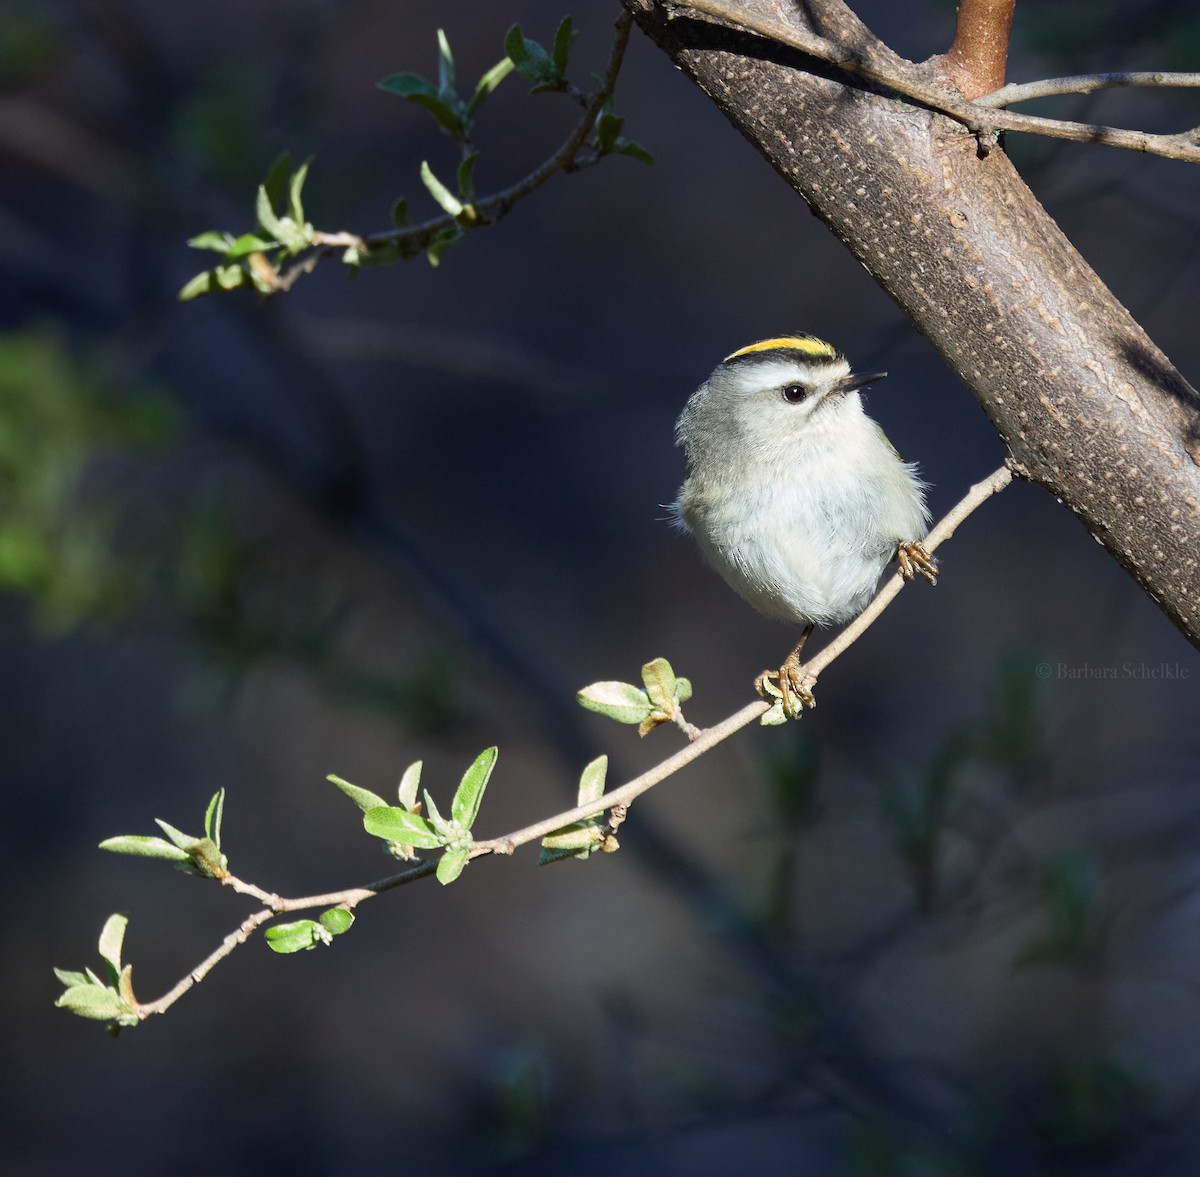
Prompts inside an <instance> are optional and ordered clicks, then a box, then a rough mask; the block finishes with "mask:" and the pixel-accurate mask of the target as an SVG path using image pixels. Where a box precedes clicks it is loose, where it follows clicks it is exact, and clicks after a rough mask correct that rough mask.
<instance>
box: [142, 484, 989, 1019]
mask: <svg viewBox="0 0 1200 1177" xmlns="http://www.w3.org/2000/svg"><path fill="white" fill-rule="evenodd" d="M1012 477H1013V475H1012V472H1011V471H1010V470H1009V468H1008V467H1007V466H1002V467H1000V469H999V470H997V471H996V472H995V473H994V474H992V475H990V476H989V477H988V478H985V479H984V480H983V481H982V482H979V483H976V485H975V486H973V487H971V489H970V490H969V491H968V492H967V493H966V495H964V496H963V498H962V500H961V501H960V502H959V503H958V504H957V505H956V506H955V507H954V508H953V509H952V510H951V511H950V512H949V513H948V514H947V515H946V516H945V517H944V518H943V519H942V520H941V521H940V522H939V523H938V524H937V526H936V527H934V528H933V530H932V531H931V532H930V533H929V535H928V536H927V537H926V538H925V540H924V545H925V548H926V550H927V551H929V552H931V553H932V552H934V551H936V550H937V548H938V547H939V546H940V545H941V544H943V543H945V542H946V540H948V539H949V538H950V537H951V536H952V535H953V534H954V532H955V531H956V530H957V529H958V527H959V526H960V525H961V524H962V522H963V520H965V519H966V518H967V516H969V515H970V514H971V513H972V512H973V511H975V510H976V509H977V508H979V507H980V506H981V505H982V504H983V503H985V502H986V501H987V500H988V499H989V498H991V497H992V495H994V494H996V493H997V492H999V491H1000V490H1003V489H1004V487H1006V486H1007V485H1008V484H1009V483H1010V482H1011V481H1012ZM904 584H905V581H904V580H903V579H902V578H901V577H900V576H899V575H897V576H893V577H892V578H891V579H890V580H888V581H887V583H886V584H884V586H883V587H882V588H881V589H880V590H879V592H878V593H877V594H876V596H875V598H874V600H872V601H871V603H870V604H869V605H868V606H867V608H866V609H864V610H863V612H862V613H861V614H860V615H859V617H858V618H856V619H855V620H854V621H853V622H852V623H851V624H850V625H849V626H847V627H846V629H845V630H843V632H842V633H841V634H840V635H839V636H838V637H837V638H836V639H834V641H832V642H830V643H829V645H827V646H826V647H825V648H824V649H823V650H821V652H820V653H819V654H818V655H817V656H816V657H815V658H813V659H812V660H811V661H810V662H809V663H807V664H806V666H805V667H804V670H805V672H806V673H807V674H808V675H809V676H810V678H811V680H812V681H814V682H815V680H816V676H817V675H818V674H820V672H821V671H822V670H824V669H825V668H826V667H828V666H829V664H830V663H831V662H833V660H834V659H835V658H837V657H839V656H840V655H841V654H842V653H843V652H844V651H845V650H846V649H848V648H849V646H850V645H851V644H852V643H853V642H854V641H856V640H857V639H858V638H859V637H861V636H862V634H863V633H864V632H865V631H866V630H867V629H868V628H869V627H870V626H871V625H873V624H874V623H875V621H876V620H877V619H878V618H879V616H880V614H882V613H883V611H884V609H886V608H887V606H888V605H889V604H890V603H891V601H892V600H893V599H894V598H895V596H896V594H897V593H898V592H899V591H900V589H901V588H903V586H904ZM770 706H771V705H770V704H768V703H767V702H765V701H764V700H762V699H755V700H754V702H752V703H747V704H746V706H745V707H743V708H741V710H739V711H736V712H734V713H733V714H732V715H730V716H728V717H727V718H726V719H723V720H722V721H721V722H720V723H717V724H714V725H713V726H712V727H708V728H702V729H695V728H691V725H690V724H689V725H688V727H689V728H691V730H690V731H688V733H687V734H688V737H689V741H690V742H689V743H688V744H687V746H686V747H684V748H681V749H680V750H679V751H678V752H676V753H675V754H674V755H673V756H669V757H668V758H667V759H666V760H664V761H662V762H661V763H660V764H657V765H655V766H654V767H653V768H651V769H649V770H648V771H646V772H644V773H642V774H641V775H640V776H637V777H635V778H634V779H633V780H631V781H628V782H627V783H626V784H624V785H621V786H620V787H619V788H616V789H613V790H611V791H610V792H608V793H605V794H604V795H603V796H602V797H599V798H597V799H596V800H594V801H590V802H589V803H588V804H586V805H577V806H576V807H575V808H574V809H567V810H564V811H563V812H562V813H556V814H554V815H553V816H552V817H547V818H545V819H544V820H542V821H538V822H534V823H533V824H531V825H527V826H523V827H522V828H521V829H519V830H514V831H513V832H512V833H511V834H505V835H504V836H503V837H500V838H491V839H488V840H486V841H480V842H476V843H475V845H474V847H473V848H472V850H471V857H472V858H481V857H483V856H485V855H491V854H512V853H513V851H514V850H516V848H517V847H518V846H524V845H527V844H528V843H530V842H534V841H537V840H538V839H539V838H544V837H545V836H546V835H547V834H552V833H554V832H555V831H556V830H561V829H563V828H564V827H565V826H569V825H571V824H572V823H574V822H577V821H584V820H586V819H587V818H590V817H595V816H597V815H598V814H601V813H604V812H605V811H609V812H610V821H609V827H608V832H610V833H611V831H612V830H615V829H616V827H617V826H618V825H620V823H621V822H622V821H624V819H625V810H626V809H627V808H628V806H629V804H630V803H631V802H632V801H634V800H636V799H637V798H638V797H640V796H641V795H642V794H643V793H645V792H647V791H648V790H650V789H652V788H654V786H655V785H658V784H661V783H662V782H663V781H665V780H666V779H667V778H668V777H670V776H673V775H674V774H675V773H677V772H679V770H680V769H682V768H686V767H687V766H688V765H689V764H691V763H692V762H693V761H694V760H698V759H699V758H700V757H701V756H703V755H704V754H705V753H706V752H707V751H709V749H710V748H714V747H716V746H717V745H718V744H720V743H722V742H724V741H725V740H727V739H728V738H729V737H730V736H732V735H733V734H734V733H735V732H739V731H741V729H742V728H744V727H746V726H748V725H749V724H751V723H753V722H754V721H755V720H756V719H760V718H761V717H762V716H763V715H764V714H765V713H766V712H767V711H768V710H770ZM436 869H437V862H436V861H435V860H432V859H431V860H429V861H427V862H422V863H420V864H419V865H417V866H414V867H410V868H409V869H408V870H404V871H401V872H400V873H398V874H394V875H389V876H388V877H387V878H383V879H379V880H378V881H376V882H374V883H370V884H368V885H367V886H365V887H351V888H348V889H346V890H343V891H329V892H326V893H325V894H322V895H305V896H301V897H299V898H295V899H286V898H283V897H282V896H279V895H276V894H274V893H272V892H270V891H265V890H263V889H262V888H260V887H257V886H255V885H254V884H253V883H246V882H244V881H243V880H241V879H238V878H236V877H235V876H233V875H227V876H226V877H225V878H224V879H223V880H222V882H223V884H224V885H225V886H227V887H231V888H232V889H233V890H235V891H238V892H240V893H241V894H244V895H252V896H254V897H255V898H257V899H258V900H259V901H260V902H262V903H264V904H265V906H264V907H262V908H261V909H260V910H259V911H256V912H254V913H253V914H252V915H250V916H248V917H247V918H246V919H244V920H243V921H242V923H241V924H240V925H239V926H238V928H237V929H236V930H235V931H233V932H231V933H230V934H229V935H228V936H226V937H225V939H224V940H222V941H221V944H220V946H219V947H218V948H217V949H216V950H215V951H214V952H212V953H211V954H210V955H209V956H207V957H206V958H205V959H204V960H203V961H202V962H201V963H200V964H199V965H197V966H196V967H195V968H194V969H192V971H191V972H189V973H188V975H187V976H186V977H184V978H183V979H182V980H181V981H179V983H178V984H176V985H175V986H174V987H173V988H171V989H170V990H169V991H168V992H167V993H165V994H163V996H162V997H160V998H158V999H157V1000H155V1001H150V1002H145V1003H139V1004H138V1007H137V1012H138V1016H139V1017H140V1018H142V1019H143V1020H144V1019H145V1018H148V1017H150V1016H151V1015H153V1014H161V1013H164V1012H165V1011H166V1010H168V1009H169V1008H170V1007H171V1006H172V1005H174V1004H175V1002H176V1001H178V1000H179V999H180V998H181V997H182V996H183V995H184V994H185V993H187V992H188V991H189V990H190V989H191V988H192V987H193V986H194V985H197V984H199V982H200V981H202V980H203V979H204V978H205V977H206V976H207V975H208V974H209V972H211V971H212V969H213V968H214V967H215V966H216V965H217V964H219V963H220V962H221V961H222V960H224V959H225V958H226V957H227V956H229V955H230V953H232V952H233V950H234V949H235V948H237V947H239V946H240V945H242V944H244V943H245V942H246V941H247V940H248V939H249V938H250V936H251V935H253V933H254V932H255V931H257V929H259V928H260V927H262V925H263V924H266V923H269V922H270V921H271V920H272V919H274V918H275V917H276V916H279V915H282V914H284V913H285V912H291V911H307V910H310V909H312V908H317V907H345V908H347V909H351V908H354V907H357V906H358V905H359V904H360V903H363V902H365V901H366V900H368V899H373V898H374V897H375V896H376V895H381V894H383V893H384V892H385V891H392V890H395V889H396V888H397V887H402V886H404V885H405V884H407V883H412V882H416V880H418V879H424V878H427V877H428V876H430V875H432V874H433V873H434V872H435V871H436Z"/></svg>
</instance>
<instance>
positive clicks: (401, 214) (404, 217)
mask: <svg viewBox="0 0 1200 1177" xmlns="http://www.w3.org/2000/svg"><path fill="white" fill-rule="evenodd" d="M392 224H393V225H395V226H396V228H397V229H407V228H408V225H409V220H408V201H407V200H405V199H404V198H403V197H401V198H400V199H399V200H397V201H396V203H395V204H393V205H392Z"/></svg>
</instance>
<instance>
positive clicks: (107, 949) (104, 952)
mask: <svg viewBox="0 0 1200 1177" xmlns="http://www.w3.org/2000/svg"><path fill="white" fill-rule="evenodd" d="M128 924H129V917H128V916H127V915H122V914H120V913H119V912H118V913H117V914H116V915H110V916H109V917H108V919H107V920H105V921H104V927H103V928H102V929H101V930H100V957H101V959H102V960H103V961H104V962H105V963H106V964H107V965H108V967H109V968H110V969H112V978H111V979H112V980H113V981H114V982H115V981H116V979H117V978H118V977H119V976H120V975H121V945H122V944H123V943H124V941H125V928H126V926H127V925H128Z"/></svg>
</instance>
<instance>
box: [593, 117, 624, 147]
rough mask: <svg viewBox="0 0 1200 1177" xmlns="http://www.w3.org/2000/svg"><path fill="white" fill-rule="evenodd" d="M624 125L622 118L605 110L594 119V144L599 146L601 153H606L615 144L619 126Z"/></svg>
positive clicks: (619, 131)
mask: <svg viewBox="0 0 1200 1177" xmlns="http://www.w3.org/2000/svg"><path fill="white" fill-rule="evenodd" d="M624 125H625V120H624V119H623V118H618V117H617V116H616V115H615V114H609V113H607V112H605V113H604V114H601V115H600V117H599V118H598V119H596V146H597V147H599V149H600V153H601V155H604V154H606V153H607V152H609V151H612V149H613V148H614V147H615V146H616V144H617V139H618V137H619V136H620V134H621V128H622V127H623V126H624Z"/></svg>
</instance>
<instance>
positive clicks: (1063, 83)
mask: <svg viewBox="0 0 1200 1177" xmlns="http://www.w3.org/2000/svg"><path fill="white" fill-rule="evenodd" d="M1125 86H1146V87H1150V86H1161V87H1163V88H1169V87H1178V88H1181V89H1194V88H1196V87H1200V74H1178V73H1164V72H1162V71H1161V70H1155V71H1151V72H1145V71H1142V72H1136V71H1135V72H1129V73H1106V74H1079V75H1077V76H1075V77H1071V78H1043V79H1042V80H1041V81H1038V82H1011V83H1010V84H1009V85H1007V86H1003V87H1002V88H1001V89H999V90H994V91H993V92H992V93H991V94H984V95H982V96H981V97H979V98H976V99H975V105H976V106H986V107H989V108H990V109H993V110H995V109H999V108H1000V107H1005V106H1011V105H1012V104H1013V103H1014V102H1030V101H1032V100H1033V99H1034V98H1052V97H1054V96H1055V95H1058V94H1093V93H1095V92H1096V91H1097V90H1110V89H1116V88H1119V87H1125Z"/></svg>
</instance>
